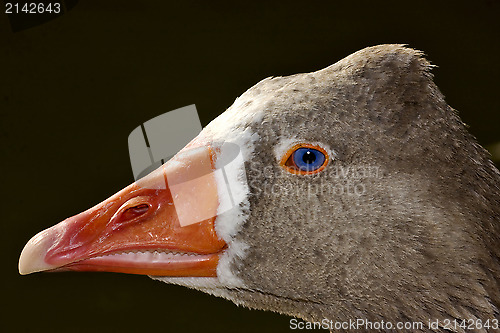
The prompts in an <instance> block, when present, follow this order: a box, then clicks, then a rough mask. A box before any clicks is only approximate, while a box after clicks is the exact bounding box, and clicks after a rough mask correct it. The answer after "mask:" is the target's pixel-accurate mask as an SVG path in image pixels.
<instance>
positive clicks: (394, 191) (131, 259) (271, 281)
mask: <svg viewBox="0 0 500 333" xmlns="http://www.w3.org/2000/svg"><path fill="white" fill-rule="evenodd" d="M430 68H431V66H430V64H429V63H428V62H427V61H426V60H425V59H424V58H423V57H422V54H421V52H418V51H415V50H413V49H410V48H406V47H404V46H401V45H381V46H376V47H370V48H366V49H363V50H361V51H358V52H356V53H354V54H352V55H350V56H348V57H347V58H344V59H343V60H341V61H339V62H337V63H335V64H333V65H331V66H329V67H327V68H324V69H322V70H319V71H316V72H312V73H306V74H297V75H292V76H287V77H274V78H268V79H265V80H263V81H261V82H259V83H258V84H256V85H255V86H254V87H252V88H250V89H249V90H248V91H246V92H245V93H244V94H243V95H242V96H241V97H239V98H238V99H237V100H236V101H235V103H234V104H233V105H232V106H231V107H230V108H229V109H228V110H227V111H225V112H224V113H223V114H221V115H220V116H219V117H218V118H216V119H215V120H213V121H212V122H211V123H210V124H209V125H208V126H207V127H206V128H205V129H204V130H203V131H202V132H201V133H200V135H199V136H198V137H197V138H196V139H194V140H193V141H192V142H191V143H190V144H189V145H188V146H186V148H184V149H183V150H182V151H180V152H179V154H177V155H176V156H175V157H174V158H173V159H172V160H170V161H168V162H167V163H165V164H164V165H162V166H161V167H160V168H159V169H157V170H156V171H154V172H153V173H151V174H150V175H148V176H147V177H145V178H143V179H141V180H139V181H137V182H136V183H134V184H132V185H130V186H129V187H127V188H125V189H124V190H122V191H121V192H118V193H117V194H116V195H114V196H113V197H111V198H109V199H107V200H106V201H104V202H103V203H101V204H99V205H97V206H96V207H94V208H91V209H90V210H88V211H86V212H84V213H81V214H79V215H76V216H75V217H72V218H70V219H68V220H65V221H63V222H61V223H60V224H58V225H55V226H54V227H52V228H49V229H47V230H45V231H42V232H41V233H39V234H38V235H36V236H34V237H33V238H32V239H31V240H30V241H29V242H28V244H27V245H26V246H25V248H24V250H23V252H22V254H21V258H20V262H19V269H20V272H21V273H22V274H27V273H32V272H36V271H44V270H77V271H78V270H92V271H114V272H125V273H135V274H145V275H150V276H152V277H153V278H154V279H158V280H162V281H164V282H167V283H173V284H179V285H184V286H187V287H190V288H195V289H198V290H201V291H204V292H207V293H210V294H213V295H216V296H220V297H224V298H227V299H230V300H232V301H233V302H235V303H237V304H240V305H244V306H247V307H250V308H256V309H264V310H271V311H277V312H280V313H285V314H288V315H292V316H297V317H300V318H303V319H305V320H309V321H317V320H322V319H324V318H327V319H330V320H336V321H342V320H349V319H356V318H366V319H372V320H380V319H383V320H393V321H397V320H399V321H401V320H413V321H422V322H427V321H428V320H429V319H439V320H443V319H446V318H448V319H450V318H451V319H453V318H456V319H475V318H477V319H481V320H487V319H494V318H497V319H498V317H499V312H498V311H499V310H498V308H499V307H500V292H499V290H500V259H499V258H500V247H499V246H498V244H499V241H500V202H499V201H500V190H499V187H498V184H500V175H499V172H498V170H497V169H496V168H495V167H494V166H493V164H492V163H491V162H490V160H489V157H488V155H487V153H486V152H485V150H484V149H483V148H482V147H480V146H479V145H478V144H477V142H476V141H475V139H474V138H473V137H472V136H471V135H470V134H469V133H468V132H467V131H466V129H465V126H464V124H463V123H462V122H461V121H460V119H459V117H458V115H457V113H456V112H455V111H454V110H453V109H452V108H451V107H449V106H448V105H447V104H446V102H445V101H444V97H443V96H442V94H441V93H440V91H439V90H438V88H437V87H436V85H435V84H434V83H433V81H432V75H431V73H430Z"/></svg>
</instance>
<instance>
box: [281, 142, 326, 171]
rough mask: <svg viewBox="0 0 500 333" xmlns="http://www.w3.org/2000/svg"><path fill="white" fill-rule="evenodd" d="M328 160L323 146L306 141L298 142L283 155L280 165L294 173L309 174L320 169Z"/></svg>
mask: <svg viewBox="0 0 500 333" xmlns="http://www.w3.org/2000/svg"><path fill="white" fill-rule="evenodd" d="M329 160H330V158H329V156H328V153H327V152H326V150H325V149H324V148H322V147H320V146H317V145H312V144H308V143H299V144H296V145H294V146H293V147H292V148H290V149H289V150H288V151H287V152H286V153H285V155H283V158H282V159H281V161H280V165H281V166H282V167H284V168H285V169H286V170H287V171H288V172H290V173H293V174H296V175H311V174H315V173H318V172H320V171H322V170H323V169H324V168H325V167H326V165H327V164H328V161H329Z"/></svg>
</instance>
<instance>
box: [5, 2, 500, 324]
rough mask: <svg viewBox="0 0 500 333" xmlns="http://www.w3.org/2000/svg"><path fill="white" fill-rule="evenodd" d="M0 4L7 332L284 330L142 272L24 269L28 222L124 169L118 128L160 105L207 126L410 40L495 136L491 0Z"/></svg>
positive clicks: (99, 191)
mask: <svg viewBox="0 0 500 333" xmlns="http://www.w3.org/2000/svg"><path fill="white" fill-rule="evenodd" d="M73 2H74V1H73ZM181 3H182V4H181ZM3 12H4V10H3V8H2V13H1V14H0V153H1V154H0V156H1V157H0V158H1V163H0V165H1V175H2V178H1V179H2V181H1V184H2V191H1V198H0V199H1V200H0V202H1V207H2V208H1V214H2V217H1V223H0V228H1V229H0V237H1V239H0V240H1V243H0V244H1V251H0V255H1V265H2V266H1V267H2V278H3V282H2V283H1V284H0V286H1V288H2V298H1V300H2V310H1V311H0V327H1V328H0V330H2V331H6V332H11V331H16V332H49V331H50V332H63V331H64V332H66V331H73V332H86V331H92V332H104V331H107V332H117V331H120V332H134V331H144V332H148V331H153V330H155V331H160V332H177V331H182V332H198V331H204V332H232V331H235V330H238V331H239V332H255V331H263V332H285V331H289V329H288V326H289V322H288V320H289V318H288V317H285V316H280V315H277V314H273V313H269V312H262V311H250V310H247V309H244V308H241V307H236V306H235V305H233V304H232V303H230V302H228V301H225V300H223V299H219V298H215V297H212V296H208V295H205V294H203V293H201V292H196V291H192V290H188V289H186V288H182V287H176V286H170V285H166V284H163V283H160V282H157V281H153V280H151V279H149V278H147V277H145V276H132V275H124V274H112V273H58V274H49V273H38V274H33V275H29V276H23V277H21V276H20V275H18V272H17V261H18V257H19V254H20V252H21V250H22V248H23V246H24V244H25V243H26V242H27V241H28V239H29V238H30V237H31V236H33V235H34V234H35V233H37V232H38V231H40V230H42V229H45V228H47V227H49V226H51V225H53V224H55V223H57V222H59V221H61V220H63V219H65V218H66V217H69V216H72V215H74V214H76V213H78V212H80V211H83V210H86V209H87V208H89V207H91V206H93V205H94V204H97V203H98V202H100V201H102V200H104V199H105V198H107V197H108V196H110V195H111V194H113V193H115V192H116V191H118V190H119V189H121V188H123V187H124V186H126V185H128V184H129V183H130V182H132V181H133V176H132V171H131V167H130V161H129V156H128V148H127V137H128V135H129V133H130V132H131V131H132V130H133V129H134V128H135V127H137V126H138V125H139V124H141V123H143V122H144V121H146V120H148V119H150V118H153V117H155V116H157V115H159V114H162V113H164V112H167V111H170V110H173V109H176V108H179V107H182V106H185V105H189V104H193V103H194V104H196V106H197V108H198V111H199V113H200V117H201V121H202V124H203V125H206V124H207V123H208V122H209V121H210V120H211V119H213V118H214V117H215V116H217V115H218V114H220V113H221V112H223V111H224V110H225V109H226V108H227V107H228V106H230V105H231V103H232V102H233V101H234V99H235V98H236V97H237V96H239V95H240V94H241V93H243V92H244V91H245V90H246V89H247V88H249V87H250V86H252V85H253V84H255V83H256V82H258V81H260V80H261V79H263V78H265V77H268V76H280V75H288V74H293V73H298V72H309V71H314V70H317V69H320V68H323V67H325V66H328V65H330V64H332V63H334V62H336V61H337V60H340V59H341V58H343V57H345V56H347V55H349V54H350V53H352V52H354V51H356V50H358V49H361V48H363V47H366V46H371V45H376V44H380V43H407V44H409V45H410V46H411V47H414V48H417V49H420V50H423V51H424V52H425V53H426V54H427V56H428V59H430V61H431V62H432V63H434V64H436V65H438V66H439V67H438V68H436V69H434V71H433V72H434V74H435V81H436V82H437V84H438V86H439V87H440V89H441V90H442V91H443V93H444V94H445V96H446V97H447V101H448V103H449V104H450V105H452V106H453V107H454V108H456V109H457V110H459V111H460V114H461V117H462V119H463V120H464V121H465V122H466V123H467V124H469V125H470V131H471V132H472V133H473V134H474V135H475V136H476V137H477V138H478V140H479V142H480V143H481V144H483V145H484V146H488V147H491V149H492V151H493V150H494V149H495V148H494V147H495V146H494V144H495V143H498V142H500V126H499V125H500V112H499V111H500V105H499V101H498V95H499V93H498V89H499V84H498V78H499V76H500V66H499V64H498V61H499V51H500V40H499V32H500V29H499V28H500V23H499V22H500V20H499V17H500V3H499V1H492V0H488V1H486V0H477V1H466V2H464V1H462V2H460V1H442V2H438V1H407V2H404V1H394V2H383V1H328V2H313V1H311V2H307V1H297V2H293V1H286V2H272V3H271V2H269V3H260V2H244V4H243V5H238V4H236V3H224V2H217V1H176V2H168V1H160V0H158V1H125V0H119V1H103V0H100V1H98V0H94V1H79V2H78V3H77V4H76V5H75V6H74V7H73V8H72V9H71V10H69V11H67V12H66V13H65V14H64V15H61V16H60V17H58V18H56V19H53V20H51V21H49V22H46V23H44V24H41V25H35V26H34V27H32V28H28V29H24V30H23V29H21V30H19V31H17V32H13V31H12V24H11V23H12V22H10V21H9V20H8V18H7V16H6V15H5V14H3ZM11 19H12V18H11ZM497 147H499V146H497ZM499 155H500V154H499ZM4 328H5V329H6V330H4Z"/></svg>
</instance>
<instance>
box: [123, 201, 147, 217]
mask: <svg viewBox="0 0 500 333" xmlns="http://www.w3.org/2000/svg"><path fill="white" fill-rule="evenodd" d="M148 210H149V205H148V204H139V205H137V206H134V207H129V208H127V210H125V211H124V212H123V214H122V217H123V218H124V219H125V220H131V219H134V218H136V217H139V216H141V215H144V214H145V213H146V212H147V211H148Z"/></svg>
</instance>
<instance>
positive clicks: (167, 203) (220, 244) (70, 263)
mask: <svg viewBox="0 0 500 333" xmlns="http://www.w3.org/2000/svg"><path fill="white" fill-rule="evenodd" d="M213 154H214V153H213V151H212V150H211V149H210V148H209V147H207V146H201V147H197V148H189V149H187V148H185V149H184V150H183V151H181V152H180V153H179V154H177V155H176V156H175V157H174V158H172V159H171V160H170V161H169V162H167V163H166V164H164V165H162V166H161V167H160V168H158V169H157V170H155V171H154V172H152V173H151V174H149V175H148V176H146V177H145V178H142V179H140V180H139V181H137V182H135V183H133V184H131V185H130V186H128V187H126V188H125V189H123V190H121V191H120V192H118V193H116V194H115V195H113V196H112V197H110V198H109V199H107V200H105V201H103V202H102V203H100V204H98V205H97V206H95V207H93V208H91V209H89V210H87V211H85V212H83V213H81V214H78V215H76V216H73V217H71V218H69V219H66V220H64V221H63V222H60V223H59V224H57V225H55V226H53V227H51V228H49V229H46V230H44V231H42V232H40V233H38V234H37V235H35V236H34V237H33V238H32V239H31V240H30V241H29V242H28V243H27V244H26V246H25V247H24V249H23V251H22V253H21V257H20V259H19V272H20V273H21V274H29V273H33V272H38V271H46V270H51V271H54V270H57V271H60V270H73V271H108V272H121V273H132V274H146V275H156V276H204V277H215V276H216V274H217V273H216V270H217V264H218V260H219V255H220V254H221V253H222V252H223V251H224V249H225V247H226V244H225V242H224V241H223V240H221V239H219V238H218V237H217V235H216V233H215V230H214V220H215V218H216V215H217V209H218V206H219V199H218V191H217V183H216V179H215V176H214V155H213Z"/></svg>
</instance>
